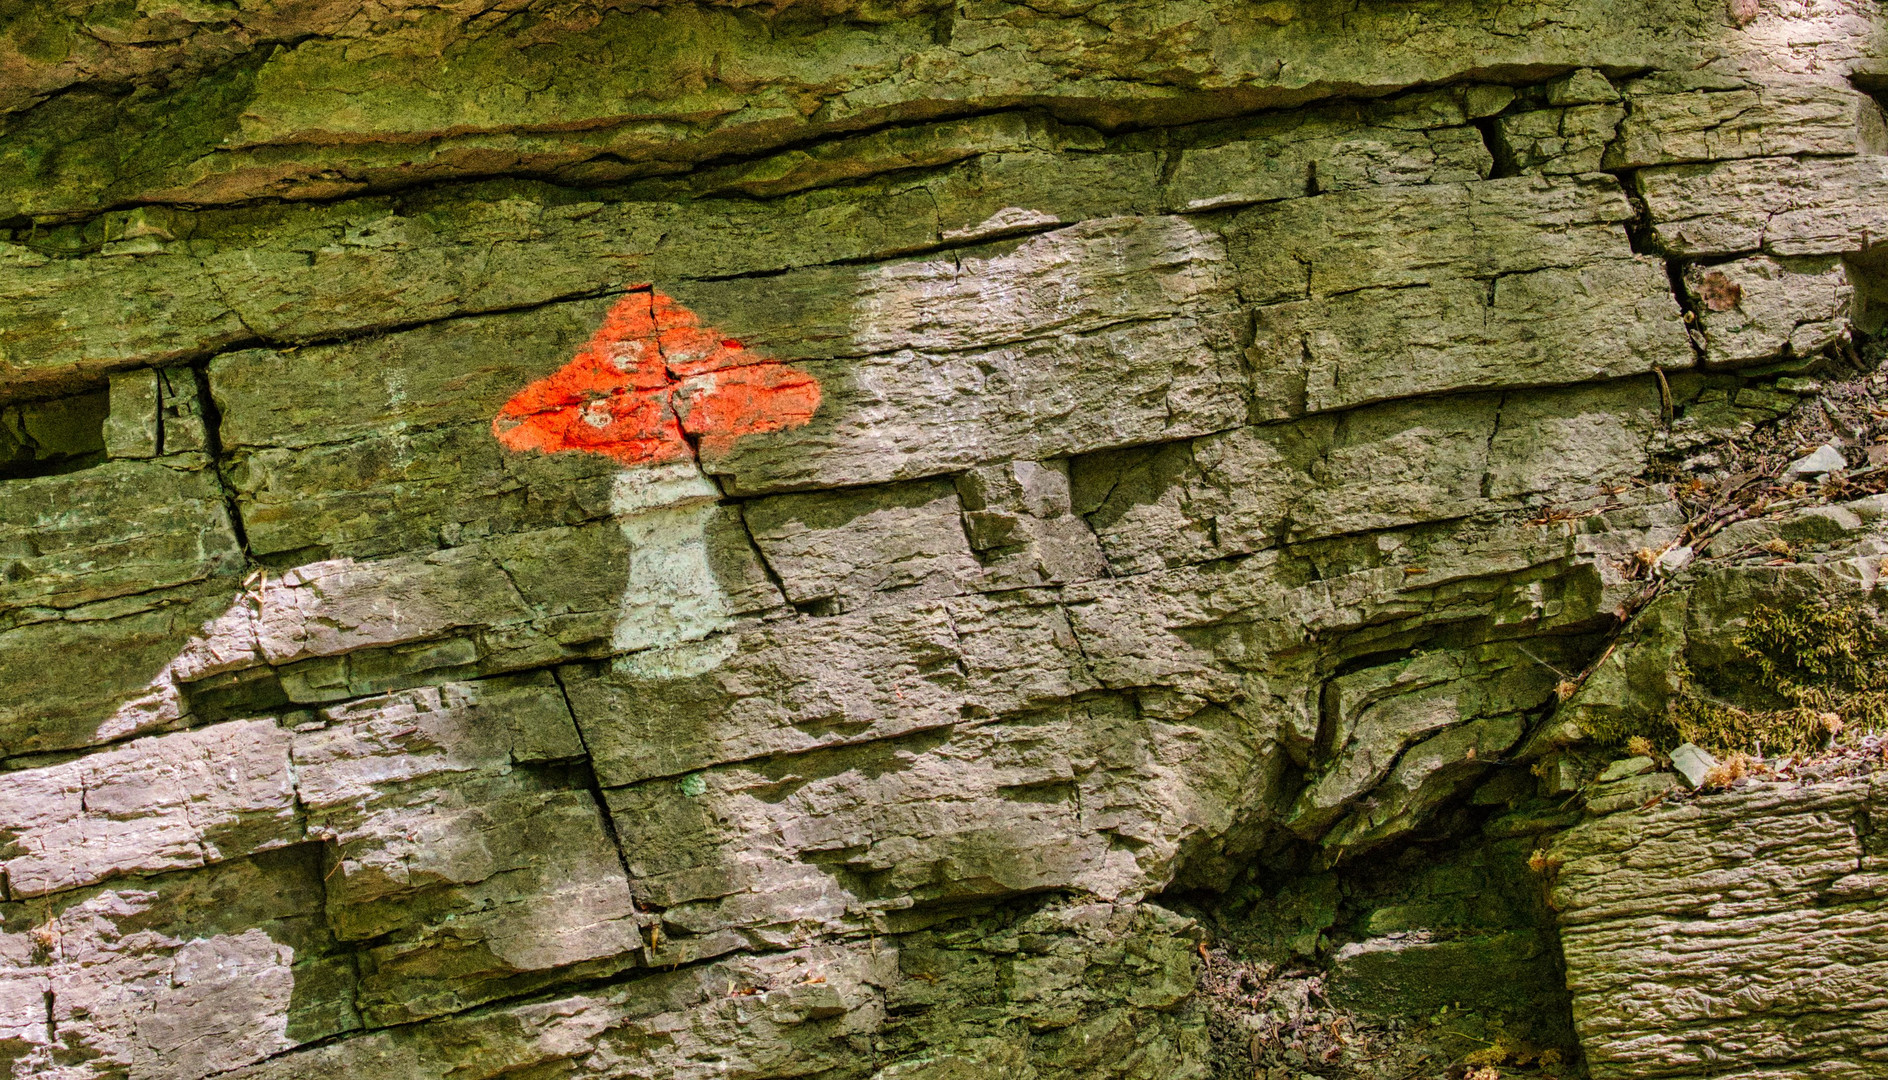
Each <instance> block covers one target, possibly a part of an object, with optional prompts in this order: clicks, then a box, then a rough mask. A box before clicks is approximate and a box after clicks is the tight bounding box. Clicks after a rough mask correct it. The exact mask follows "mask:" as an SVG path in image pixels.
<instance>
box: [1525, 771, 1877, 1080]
mask: <svg viewBox="0 0 1888 1080" xmlns="http://www.w3.org/2000/svg"><path fill="white" fill-rule="evenodd" d="M1882 798H1883V791H1882V784H1881V782H1880V780H1879V778H1876V779H1873V780H1871V779H1869V778H1861V779H1856V780H1848V781H1838V782H1825V783H1808V784H1802V785H1800V786H1799V785H1797V784H1794V783H1785V784H1757V785H1755V786H1753V787H1750V788H1747V789H1745V790H1743V791H1739V792H1732V793H1726V794H1720V795H1712V796H1708V797H1705V798H1702V799H1699V800H1697V801H1695V802H1680V803H1676V804H1673V805H1667V806H1656V807H1653V808H1651V809H1644V810H1641V809H1638V808H1636V807H1633V808H1628V809H1624V810H1621V811H1618V812H1615V813H1611V814H1607V815H1604V816H1601V817H1597V818H1594V819H1593V820H1592V821H1590V822H1589V823H1587V824H1585V825H1582V826H1580V827H1579V828H1577V829H1575V830H1573V831H1572V832H1570V833H1568V834H1567V835H1566V836H1565V837H1563V838H1562V839H1561V840H1560V841H1559V842H1558V843H1557V845H1556V847H1555V849H1554V851H1555V854H1556V856H1557V857H1559V858H1562V859H1564V860H1565V863H1564V864H1563V865H1562V866H1561V867H1560V870H1559V874H1558V877H1557V879H1556V882H1555V885H1554V900H1555V905H1556V907H1558V908H1559V909H1560V912H1561V915H1560V918H1561V924H1562V926H1563V930H1562V935H1561V940H1562V948H1563V949H1564V950H1565V952H1566V957H1567V974H1568V979H1569V982H1570V985H1571V987H1572V989H1573V991H1574V1022H1575V1023H1576V1024H1577V1025H1578V1027H1579V1029H1580V1033H1581V1039H1582V1042H1583V1044H1584V1046H1585V1047H1586V1052H1587V1055H1588V1060H1589V1061H1590V1063H1591V1067H1592V1071H1593V1075H1594V1076H1595V1077H1598V1078H1610V1077H1639V1076H1648V1077H1650V1076H1658V1077H1664V1076H1672V1077H1685V1076H1700V1077H1702V1076H1723V1075H1748V1076H1758V1075H1763V1076H1773V1075H1774V1076H1792V1075H1800V1076H1809V1075H1814V1076H1832V1077H1863V1076H1873V1075H1876V1074H1877V1073H1879V1072H1880V1070H1881V1068H1882V1061H1883V1054H1884V1050H1883V1047H1884V1031H1885V1030H1888V1015H1885V1014H1884V1008H1885V1007H1888V1006H1885V1003H1884V1002H1883V1000H1882V997H1881V987H1882V985H1883V979H1884V977H1885V973H1888V933H1885V932H1884V930H1885V927H1884V920H1885V919H1888V907H1885V906H1884V905H1885V902H1888V893H1885V892H1884V885H1885V884H1888V879H1884V877H1883V874H1882V872H1881V871H1882V867H1881V865H1880V864H1881V862H1882V858H1881V854H1880V853H1879V852H1878V851H1876V850H1875V846H1876V845H1873V844H1872V843H1871V842H1870V841H1869V840H1867V839H1866V835H1867V829H1868V828H1869V825H1868V823H1869V822H1871V821H1873V820H1876V819H1877V818H1878V816H1879V815H1880V813H1881V802H1882ZM1727 1070H1735V1071H1734V1072H1730V1071H1727Z"/></svg>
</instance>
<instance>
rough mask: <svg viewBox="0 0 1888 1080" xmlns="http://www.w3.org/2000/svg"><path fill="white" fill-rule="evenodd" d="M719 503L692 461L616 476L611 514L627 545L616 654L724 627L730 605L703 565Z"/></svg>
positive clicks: (613, 637) (716, 491) (700, 635)
mask: <svg viewBox="0 0 1888 1080" xmlns="http://www.w3.org/2000/svg"><path fill="white" fill-rule="evenodd" d="M720 500H721V490H720V489H719V488H717V487H716V486H715V484H714V482H713V481H712V480H710V479H708V477H707V475H706V474H705V473H703V472H702V471H701V466H700V465H699V464H697V463H696V462H694V461H692V460H691V461H678V462H670V463H668V464H664V465H653V466H647V467H644V468H638V469H629V470H626V471H624V472H622V473H619V474H618V475H617V477H616V486H615V488H614V489H613V490H612V491H611V496H610V509H611V511H612V512H613V513H615V514H616V518H617V523H618V524H619V525H620V526H621V527H622V530H623V538H624V539H625V540H627V541H628V542H629V579H628V583H627V584H626V585H625V586H624V589H623V600H622V603H621V604H620V605H619V606H618V608H617V616H616V626H615V631H614V633H613V634H612V635H611V639H610V644H611V645H612V646H613V647H614V648H615V649H617V650H619V651H625V652H627V651H631V650H635V649H647V648H652V647H655V646H658V645H673V644H675V643H677V642H683V641H699V640H701V639H702V638H705V637H707V636H708V635H709V634H711V633H713V632H714V631H716V630H718V629H720V628H721V627H723V626H725V625H727V623H728V619H729V616H730V615H731V614H732V607H731V605H730V604H729V602H728V597H727V594H726V593H725V592H724V591H723V590H722V588H721V584H720V583H719V582H718V581H716V580H715V575H714V570H713V568H712V567H710V566H709V563H708V535H707V532H708V523H709V521H710V520H711V519H712V518H713V517H714V514H715V512H716V506H717V504H718V503H719V502H720ZM717 663H718V661H717Z"/></svg>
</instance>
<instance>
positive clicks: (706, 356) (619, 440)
mask: <svg viewBox="0 0 1888 1080" xmlns="http://www.w3.org/2000/svg"><path fill="white" fill-rule="evenodd" d="M819 399H820V390H819V382H818V381H817V380H816V379H814V378H813V377H812V376H811V375H809V374H807V373H806V372H804V371H800V370H798V369H796V368H792V367H788V366H787V365H785V364H782V363H780V362H779V361H776V360H773V359H770V358H766V357H762V356H758V355H756V354H755V353H753V352H751V351H749V350H748V348H747V347H746V346H745V345H742V344H741V343H740V342H739V341H736V340H734V339H732V338H727V337H723V336H722V335H721V333H720V332H719V331H717V330H715V329H714V328H713V327H705V326H702V325H701V320H700V319H698V318H696V316H695V313H694V312H692V311H690V310H688V309H687V308H685V307H683V306H682V305H680V304H678V303H676V302H675V301H674V300H672V299H670V298H669V297H667V296H664V295H663V294H661V293H659V292H656V291H654V290H653V289H649V288H643V289H641V290H638V291H635V292H631V293H630V294H629V295H627V296H625V297H624V298H623V299H622V300H620V301H618V302H617V303H616V304H615V306H613V307H611V308H610V310H609V314H607V315H606V316H604V319H603V325H602V326H601V327H599V328H598V329H597V332H596V333H595V334H594V335H593V336H592V337H591V338H590V340H589V341H588V342H586V343H585V344H584V346H583V348H581V349H579V350H578V351H577V355H576V356H575V357H574V358H573V359H572V360H571V361H570V363H568V364H566V365H564V367H563V368H562V369H560V370H558V371H557V372H556V373H554V374H552V375H549V376H547V377H545V378H542V379H539V380H538V381H536V382H534V383H532V384H531V385H529V386H527V387H525V388H524V389H523V390H520V391H519V392H518V393H517V394H515V395H514V396H513V397H512V399H511V400H510V401H507V402H506V403H505V406H504V408H502V409H500V410H499V411H498V416H497V417H495V418H494V419H493V421H492V434H493V435H495V436H497V438H498V441H499V442H500V443H501V444H503V445H504V446H505V448H506V449H509V450H538V451H542V452H544V453H556V452H558V451H563V450H577V451H584V452H588V453H593V454H602V455H604V456H606V457H610V458H613V459H615V460H617V461H620V462H622V463H623V464H625V465H648V464H659V463H662V462H667V461H675V460H679V459H685V458H693V457H694V456H695V452H696V445H697V444H698V445H699V447H700V449H701V451H702V452H703V453H705V454H708V455H709V456H719V455H721V454H725V453H726V452H727V451H728V450H729V449H730V448H731V447H732V446H733V444H734V442H735V440H736V439H738V438H740V437H741V436H743V435H755V434H759V433H761V432H767V431H781V430H784V429H786V428H791V427H798V426H800V425H801V424H804V423H806V422H807V421H808V420H810V419H812V417H813V413H814V411H815V410H816V409H818V408H819Z"/></svg>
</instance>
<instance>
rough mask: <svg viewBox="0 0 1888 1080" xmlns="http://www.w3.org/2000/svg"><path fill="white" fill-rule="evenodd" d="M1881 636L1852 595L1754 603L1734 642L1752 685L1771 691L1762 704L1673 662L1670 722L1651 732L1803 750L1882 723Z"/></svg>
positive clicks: (1886, 691) (1745, 747)
mask: <svg viewBox="0 0 1888 1080" xmlns="http://www.w3.org/2000/svg"><path fill="white" fill-rule="evenodd" d="M1883 637H1884V635H1883V632H1882V629H1881V627H1880V626H1879V625H1878V624H1877V623H1876V622H1875V620H1874V618H1873V617H1872V616H1871V615H1870V613H1869V612H1867V611H1866V610H1864V609H1862V608H1860V607H1858V606H1856V605H1853V604H1848V605H1842V606H1829V605H1803V606H1801V607H1795V608H1789V609H1781V608H1773V607H1760V608H1758V609H1756V610H1755V611H1753V612H1752V613H1751V615H1750V619H1749V621H1748V622H1747V623H1746V625H1745V629H1744V631H1743V632H1742V633H1740V634H1738V635H1737V637H1736V638H1735V639H1734V641H1733V645H1734V646H1735V648H1736V650H1737V652H1738V654H1739V655H1740V657H1741V658H1742V659H1743V660H1744V661H1746V662H1748V663H1749V665H1750V671H1751V673H1752V676H1753V677H1751V678H1750V679H1749V680H1748V681H1749V683H1750V686H1751V689H1752V690H1753V691H1754V692H1755V693H1756V694H1759V695H1762V696H1765V697H1768V698H1769V699H1770V700H1769V701H1768V702H1765V703H1764V705H1765V706H1767V707H1757V708H1744V707H1739V706H1737V705H1733V704H1731V703H1729V702H1725V701H1721V700H1719V699H1717V698H1715V697H1713V696H1711V695H1709V694H1707V693H1706V692H1704V691H1703V690H1702V689H1701V688H1700V687H1699V686H1698V684H1697V682H1696V681H1695V680H1694V679H1693V678H1692V673H1691V672H1690V671H1688V670H1681V671H1680V672H1679V673H1678V674H1679V679H1678V685H1679V686H1680V691H1679V693H1678V694H1677V695H1676V696H1675V697H1674V698H1673V700H1672V705H1671V708H1670V710H1669V715H1668V717H1667V718H1666V726H1667V727H1668V729H1669V730H1667V731H1662V732H1659V733H1658V734H1662V735H1666V736H1667V737H1668V738H1669V737H1671V736H1676V737H1677V738H1680V739H1685V740H1688V741H1691V742H1695V743H1697V744H1698V745H1700V746H1703V747H1706V748H1707V749H1711V750H1718V751H1723V752H1732V751H1755V750H1757V749H1759V748H1761V749H1762V750H1763V751H1764V752H1766V753H1803V752H1806V751H1810V750H1814V749H1817V748H1819V747H1821V746H1823V745H1826V744H1827V743H1828V742H1829V741H1830V740H1831V739H1832V738H1834V737H1836V736H1837V735H1838V734H1839V733H1842V732H1848V733H1851V734H1856V733H1862V732H1868V731H1875V730H1879V729H1880V728H1882V727H1883V726H1885V725H1888V669H1885V668H1884V665H1883V662H1882V657H1883ZM1643 734H1646V735H1647V736H1648V737H1653V733H1652V732H1643ZM1654 741H1655V742H1658V741H1661V740H1659V739H1657V738H1654Z"/></svg>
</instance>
